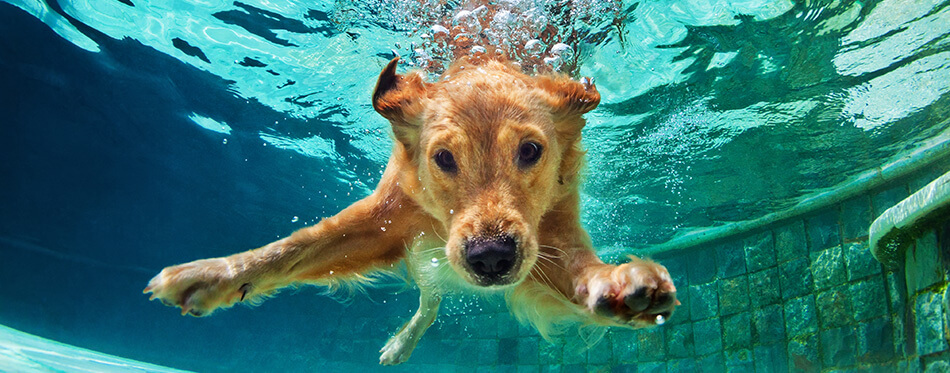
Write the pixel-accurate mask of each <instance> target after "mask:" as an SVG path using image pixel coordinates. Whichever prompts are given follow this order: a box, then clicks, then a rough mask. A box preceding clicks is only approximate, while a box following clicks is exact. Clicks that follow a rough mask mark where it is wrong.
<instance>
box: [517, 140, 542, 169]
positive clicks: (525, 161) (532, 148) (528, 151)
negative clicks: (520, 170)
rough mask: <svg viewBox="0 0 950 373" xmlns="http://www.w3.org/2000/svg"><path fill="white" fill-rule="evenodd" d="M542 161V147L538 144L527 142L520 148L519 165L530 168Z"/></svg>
mask: <svg viewBox="0 0 950 373" xmlns="http://www.w3.org/2000/svg"><path fill="white" fill-rule="evenodd" d="M538 159H541V145H540V144H538V143H536V142H526V143H524V144H521V147H520V148H518V165H519V166H521V167H529V166H532V165H534V164H535V163H538Z"/></svg>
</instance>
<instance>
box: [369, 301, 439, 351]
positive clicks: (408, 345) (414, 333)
mask: <svg viewBox="0 0 950 373" xmlns="http://www.w3.org/2000/svg"><path fill="white" fill-rule="evenodd" d="M441 301H442V296H441V295H439V294H438V293H436V292H435V291H433V290H432V289H428V288H422V289H421V293H420V295H419V309H418V310H416V314H415V315H413V316H412V319H410V320H409V322H407V323H406V325H403V327H402V329H400V330H399V332H397V333H396V335H394V336H392V337H391V338H389V341H388V342H386V345H385V346H383V348H382V349H380V350H379V352H380V353H381V355H380V356H379V363H380V364H383V365H396V364H400V363H402V362H405V361H406V360H408V359H409V355H411V354H412V350H413V349H415V348H416V344H418V343H419V339H420V338H422V335H423V334H425V332H426V330H427V329H429V326H431V325H432V322H434V321H435V317H436V316H438V315H439V303H440V302H441Z"/></svg>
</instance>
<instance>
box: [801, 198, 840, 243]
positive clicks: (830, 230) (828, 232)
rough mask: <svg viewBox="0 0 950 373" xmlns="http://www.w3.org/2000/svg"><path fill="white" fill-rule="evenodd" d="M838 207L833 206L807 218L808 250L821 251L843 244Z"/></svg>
mask: <svg viewBox="0 0 950 373" xmlns="http://www.w3.org/2000/svg"><path fill="white" fill-rule="evenodd" d="M838 230H839V227H838V209H837V208H831V209H828V210H825V211H823V212H821V213H819V214H818V215H814V216H812V217H810V218H808V219H806V220H805V233H806V235H807V236H808V250H809V251H821V250H825V249H827V248H830V247H834V246H840V245H841V235H840V233H839V232H838Z"/></svg>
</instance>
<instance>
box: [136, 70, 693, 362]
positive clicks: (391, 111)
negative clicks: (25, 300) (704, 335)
mask: <svg viewBox="0 0 950 373" xmlns="http://www.w3.org/2000/svg"><path fill="white" fill-rule="evenodd" d="M396 66H397V60H393V61H392V62H390V64H389V65H387V66H386V68H384V70H383V72H382V74H381V75H380V78H379V81H378V83H377V89H376V92H375V93H374V95H373V106H374V108H375V109H376V110H377V111H378V112H379V113H380V114H382V115H383V116H384V117H386V118H387V119H389V121H390V122H391V124H392V128H393V134H394V136H395V140H396V141H395V146H394V149H393V153H392V156H391V158H390V160H389V164H388V165H387V168H386V171H385V173H384V174H383V176H382V179H381V181H380V182H379V185H378V186H377V188H376V190H375V191H374V192H373V193H372V194H371V195H370V196H368V197H366V198H364V199H363V200H360V201H358V202H356V203H354V204H353V205H351V206H350V207H348V208H346V209H344V210H343V211H341V212H340V213H339V214H337V215H336V216H333V217H331V218H328V219H325V220H323V221H321V222H320V223H318V224H316V225H314V226H312V227H308V228H304V229H301V230H299V231H297V232H295V233H294V234H293V235H291V236H290V237H288V238H285V239H282V240H279V241H277V242H274V243H271V244H269V245H267V246H264V247H262V248H259V249H256V250H252V251H247V252H244V253H240V254H235V255H232V256H229V257H226V258H217V259H206V260H200V261H195V262H192V263H186V264H182V265H178V266H172V267H168V268H166V269H164V270H163V271H162V272H161V273H160V274H159V275H157V276H156V277H155V278H153V279H152V281H151V282H150V283H149V285H148V287H147V288H146V292H152V293H153V295H152V297H153V298H158V299H161V300H162V301H163V302H165V303H166V304H169V305H174V306H178V307H181V309H182V314H188V313H191V314H193V315H196V316H203V315H207V314H210V313H211V312H212V311H214V310H215V309H218V308H225V307H229V306H231V305H233V304H235V303H238V302H241V301H244V302H253V301H255V300H259V299H260V297H262V296H266V295H268V294H271V293H272V292H274V291H275V290H277V289H279V288H282V287H285V286H291V285H295V284H308V283H315V284H322V283H326V282H328V281H334V280H338V279H343V278H352V277H354V276H361V275H363V274H367V273H371V272H374V271H378V270H386V269H389V268H392V267H393V266H394V265H395V264H396V263H397V262H399V261H401V260H405V261H406V262H407V267H408V269H409V273H410V275H411V277H412V278H413V280H414V281H415V282H416V283H417V284H418V285H419V288H420V291H421V296H420V303H421V304H420V309H419V311H418V312H417V313H416V315H415V316H414V317H413V319H412V320H410V321H409V322H408V323H407V325H406V326H405V327H404V328H403V329H402V330H401V331H400V332H398V333H397V334H396V335H395V336H394V337H393V338H392V339H390V341H389V343H387V344H386V346H385V347H384V348H383V350H382V351H381V352H382V357H381V359H380V361H381V363H384V364H398V363H400V362H402V361H405V359H407V358H408V357H409V354H411V352H412V348H413V347H414V346H415V344H416V342H418V340H419V338H420V337H421V335H422V334H423V333H424V332H425V329H426V328H427V327H428V326H429V325H430V324H431V323H432V321H433V320H434V319H435V316H436V314H437V310H438V304H439V301H440V300H441V297H442V295H443V294H445V293H446V292H447V291H449V290H451V289H454V288H468V289H476V290H480V291H493V292H497V291H500V292H504V293H505V296H506V299H507V302H508V303H509V306H510V309H511V311H512V313H513V314H514V315H515V316H516V317H517V318H518V319H519V320H521V321H523V322H525V323H529V324H532V325H534V326H535V327H536V328H537V329H538V330H539V332H540V333H541V334H542V335H543V336H545V337H547V336H549V335H550V334H552V333H554V332H555V331H556V329H557V328H556V326H557V325H559V324H563V323H567V322H581V323H588V324H599V325H615V326H627V327H645V326H652V325H655V324H656V323H658V322H660V323H662V321H663V319H664V317H669V314H670V313H671V312H672V310H673V308H674V307H675V305H676V304H678V302H677V301H676V300H675V291H676V290H675V287H674V286H673V284H672V282H671V281H670V278H669V274H667V273H666V269H665V268H663V267H662V266H660V265H658V264H656V263H653V262H650V261H646V260H641V259H637V258H634V257H631V262H630V263H626V264H623V265H620V266H615V265H608V264H604V263H603V262H602V261H601V260H600V259H598V258H597V256H596V255H595V253H594V250H593V247H592V244H591V241H590V238H589V236H588V234H587V232H586V231H585V230H584V229H583V228H582V227H581V224H580V211H579V200H580V197H579V190H578V189H579V184H580V176H579V175H580V171H581V168H582V167H583V164H584V151H583V149H582V147H581V129H582V128H583V127H584V124H585V121H584V119H583V118H582V116H581V115H582V114H584V113H586V112H588V111H590V110H592V109H593V108H595V107H596V106H597V104H598V103H599V100H600V96H599V94H598V93H597V90H596V88H595V87H594V85H593V84H592V83H591V82H590V81H589V80H582V81H580V82H578V81H573V80H571V79H569V78H568V77H565V76H555V75H544V76H536V77H530V76H526V75H524V74H522V73H521V72H520V71H519V70H518V69H517V68H516V67H514V66H513V65H511V64H509V63H506V62H504V61H499V60H493V59H462V60H460V61H457V62H456V63H455V64H454V65H453V66H452V67H451V68H450V69H449V70H448V71H446V72H445V73H444V74H443V78H442V79H441V80H440V81H439V82H437V83H427V82H425V81H424V79H423V75H422V74H421V73H409V74H407V75H399V74H396ZM526 142H534V143H536V144H538V145H540V147H541V149H542V152H541V156H540V158H539V159H538V160H537V163H535V164H532V165H530V166H524V165H521V164H519V163H518V162H517V159H518V157H519V155H518V151H519V147H520V146H522V145H523V144H525V143H526ZM440 151H450V152H451V154H452V155H453V156H454V160H455V162H456V164H457V171H455V172H446V171H445V170H444V169H442V168H440V166H438V165H437V164H436V162H434V161H433V159H434V157H435V156H436V154H437V153H438V152H440ZM499 235H506V236H510V237H514V241H515V242H516V245H517V263H518V264H517V265H516V266H515V268H514V269H512V272H511V273H510V274H508V275H507V276H506V277H505V278H504V279H503V280H502V281H499V282H497V283H492V284H487V285H486V284H485V283H484V282H483V281H481V280H480V278H479V277H478V276H477V275H476V274H475V273H474V272H473V271H472V269H471V268H470V266H467V265H466V262H465V258H464V257H465V255H466V254H465V250H466V249H465V247H466V242H467V241H471V240H472V239H479V238H484V237H489V238H490V237H497V236H499ZM432 263H435V264H436V265H434V266H433V265H431V264H432ZM644 302H645V303H644Z"/></svg>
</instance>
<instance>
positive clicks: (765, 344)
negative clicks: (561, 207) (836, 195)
mask: <svg viewBox="0 0 950 373" xmlns="http://www.w3.org/2000/svg"><path fill="white" fill-rule="evenodd" d="M940 174H942V172H941V171H940V170H932V171H931V172H925V173H924V175H919V176H918V177H916V178H913V179H911V181H909V182H905V183H899V184H895V185H891V186H888V187H886V188H885V189H883V190H877V191H873V192H872V193H870V194H868V195H864V196H860V197H858V198H854V199H852V200H848V201H844V202H842V203H840V204H838V205H834V206H831V207H829V208H827V209H825V210H822V211H818V212H816V213H814V214H811V215H808V216H803V217H801V218H799V219H792V220H789V221H785V222H781V223H779V224H776V225H775V226H772V227H767V229H765V230H762V231H759V232H750V233H749V234H746V235H744V236H741V237H736V238H735V239H732V240H728V241H725V242H720V243H717V244H714V245H708V246H705V247H698V248H693V249H688V250H685V251H679V252H675V253H665V254H662V255H658V256H656V257H654V259H656V260H658V261H659V262H661V263H662V264H664V265H666V266H667V268H668V269H669V270H670V273H671V274H672V275H673V278H674V283H675V284H676V285H677V288H678V292H679V298H680V299H681V301H682V303H683V305H682V306H681V307H679V308H678V309H677V312H676V313H675V314H674V315H673V317H671V318H670V320H669V321H668V322H667V324H666V325H663V326H661V327H658V328H653V329H647V330H623V329H618V328H614V329H610V330H609V331H608V332H607V333H606V334H605V335H604V336H603V338H601V339H596V336H594V338H593V340H594V341H596V343H595V344H594V345H593V346H592V347H591V348H586V347H587V346H588V344H587V342H585V339H584V338H582V337H580V336H578V335H576V334H566V335H564V336H561V337H558V338H557V339H556V340H555V343H553V344H552V343H548V342H546V341H544V340H543V339H541V338H540V337H539V336H538V335H537V333H536V332H535V331H533V330H532V329H528V328H524V327H521V326H519V324H518V323H517V322H516V321H515V320H513V319H512V317H511V316H510V315H509V314H508V312H507V309H506V308H505V306H504V304H503V302H501V301H496V302H490V301H483V300H480V299H479V298H477V297H471V298H461V299H448V300H446V302H444V303H443V307H442V313H441V316H440V317H439V319H438V320H437V321H436V323H435V324H434V325H433V326H432V328H430V330H429V332H428V333H427V334H426V336H425V337H424V338H423V340H422V343H421V344H420V346H419V348H418V349H417V350H416V352H415V353H414V354H413V356H412V358H411V359H410V361H409V362H408V363H406V364H404V365H400V366H398V367H395V368H387V371H419V370H420V369H424V370H433V371H465V372H471V371H476V372H477V371H485V372H598V371H602V372H789V371H791V372H819V371H842V372H852V371H855V372H857V371H862V372H863V371H871V372H895V371H896V372H924V371H926V372H947V371H950V364H948V362H950V352H948V350H950V348H948V343H947V341H948V333H950V329H948V325H947V324H948V321H947V320H948V312H947V310H948V309H950V305H948V303H950V293H948V291H947V284H948V277H947V273H948V272H947V269H948V268H950V265H948V263H950V224H945V225H944V226H941V227H939V228H937V229H933V230H931V231H929V232H927V233H926V234H924V235H923V236H922V237H920V238H919V239H918V240H917V242H916V244H915V245H913V246H912V247H911V248H909V249H908V250H907V252H906V258H907V260H906V261H907V263H906V266H907V270H904V269H894V270H888V269H885V268H883V267H882V266H881V264H880V263H878V262H877V261H876V260H875V259H874V258H873V257H872V255H871V253H870V251H869V250H868V248H867V235H868V233H867V229H868V227H869V225H870V223H871V221H872V219H873V217H876V216H878V215H879V214H880V213H882V212H883V211H884V210H886V209H887V208H889V207H891V206H893V205H894V204H896V203H898V202H900V201H901V200H902V199H903V198H905V197H906V196H908V195H909V193H910V192H911V191H913V190H917V189H918V188H920V187H921V186H923V185H925V184H926V183H927V182H929V181H930V180H933V179H934V178H936V177H937V176H939V175H940ZM413 296H414V294H413V295H412V296H409V295H407V296H406V297H407V298H405V299H404V301H405V304H406V309H407V311H406V314H405V315H402V316H399V317H395V316H394V317H388V318H385V319H382V320H380V319H371V318H365V319H361V320H359V322H356V323H353V322H352V320H350V322H347V323H345V324H343V325H341V328H340V329H338V331H337V332H336V335H333V336H327V337H328V338H329V340H341V339H343V340H347V341H348V343H349V346H348V347H347V348H349V349H350V351H351V352H352V354H349V356H353V357H354V358H353V360H349V361H347V360H344V361H340V360H339V358H340V355H336V356H335V358H334V359H332V360H335V361H336V362H335V363H332V364H330V365H329V366H328V367H327V368H336V369H346V370H349V369H356V368H357V367H358V366H360V365H362V366H364V367H365V364H366V363H367V361H365V359H367V358H372V356H376V355H377V354H376V351H377V350H378V349H379V347H380V346H382V343H383V341H384V340H381V339H379V337H378V336H381V335H383V336H388V335H390V334H391V333H392V332H393V331H395V330H396V329H397V328H398V327H399V326H400V325H401V324H402V323H403V322H405V320H407V319H408V316H409V315H410V312H411V311H412V310H414V308H415V306H416V303H415V300H414V299H413ZM367 335H371V336H374V338H373V339H365V340H364V339H357V340H354V336H367ZM589 339H590V338H589Z"/></svg>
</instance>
